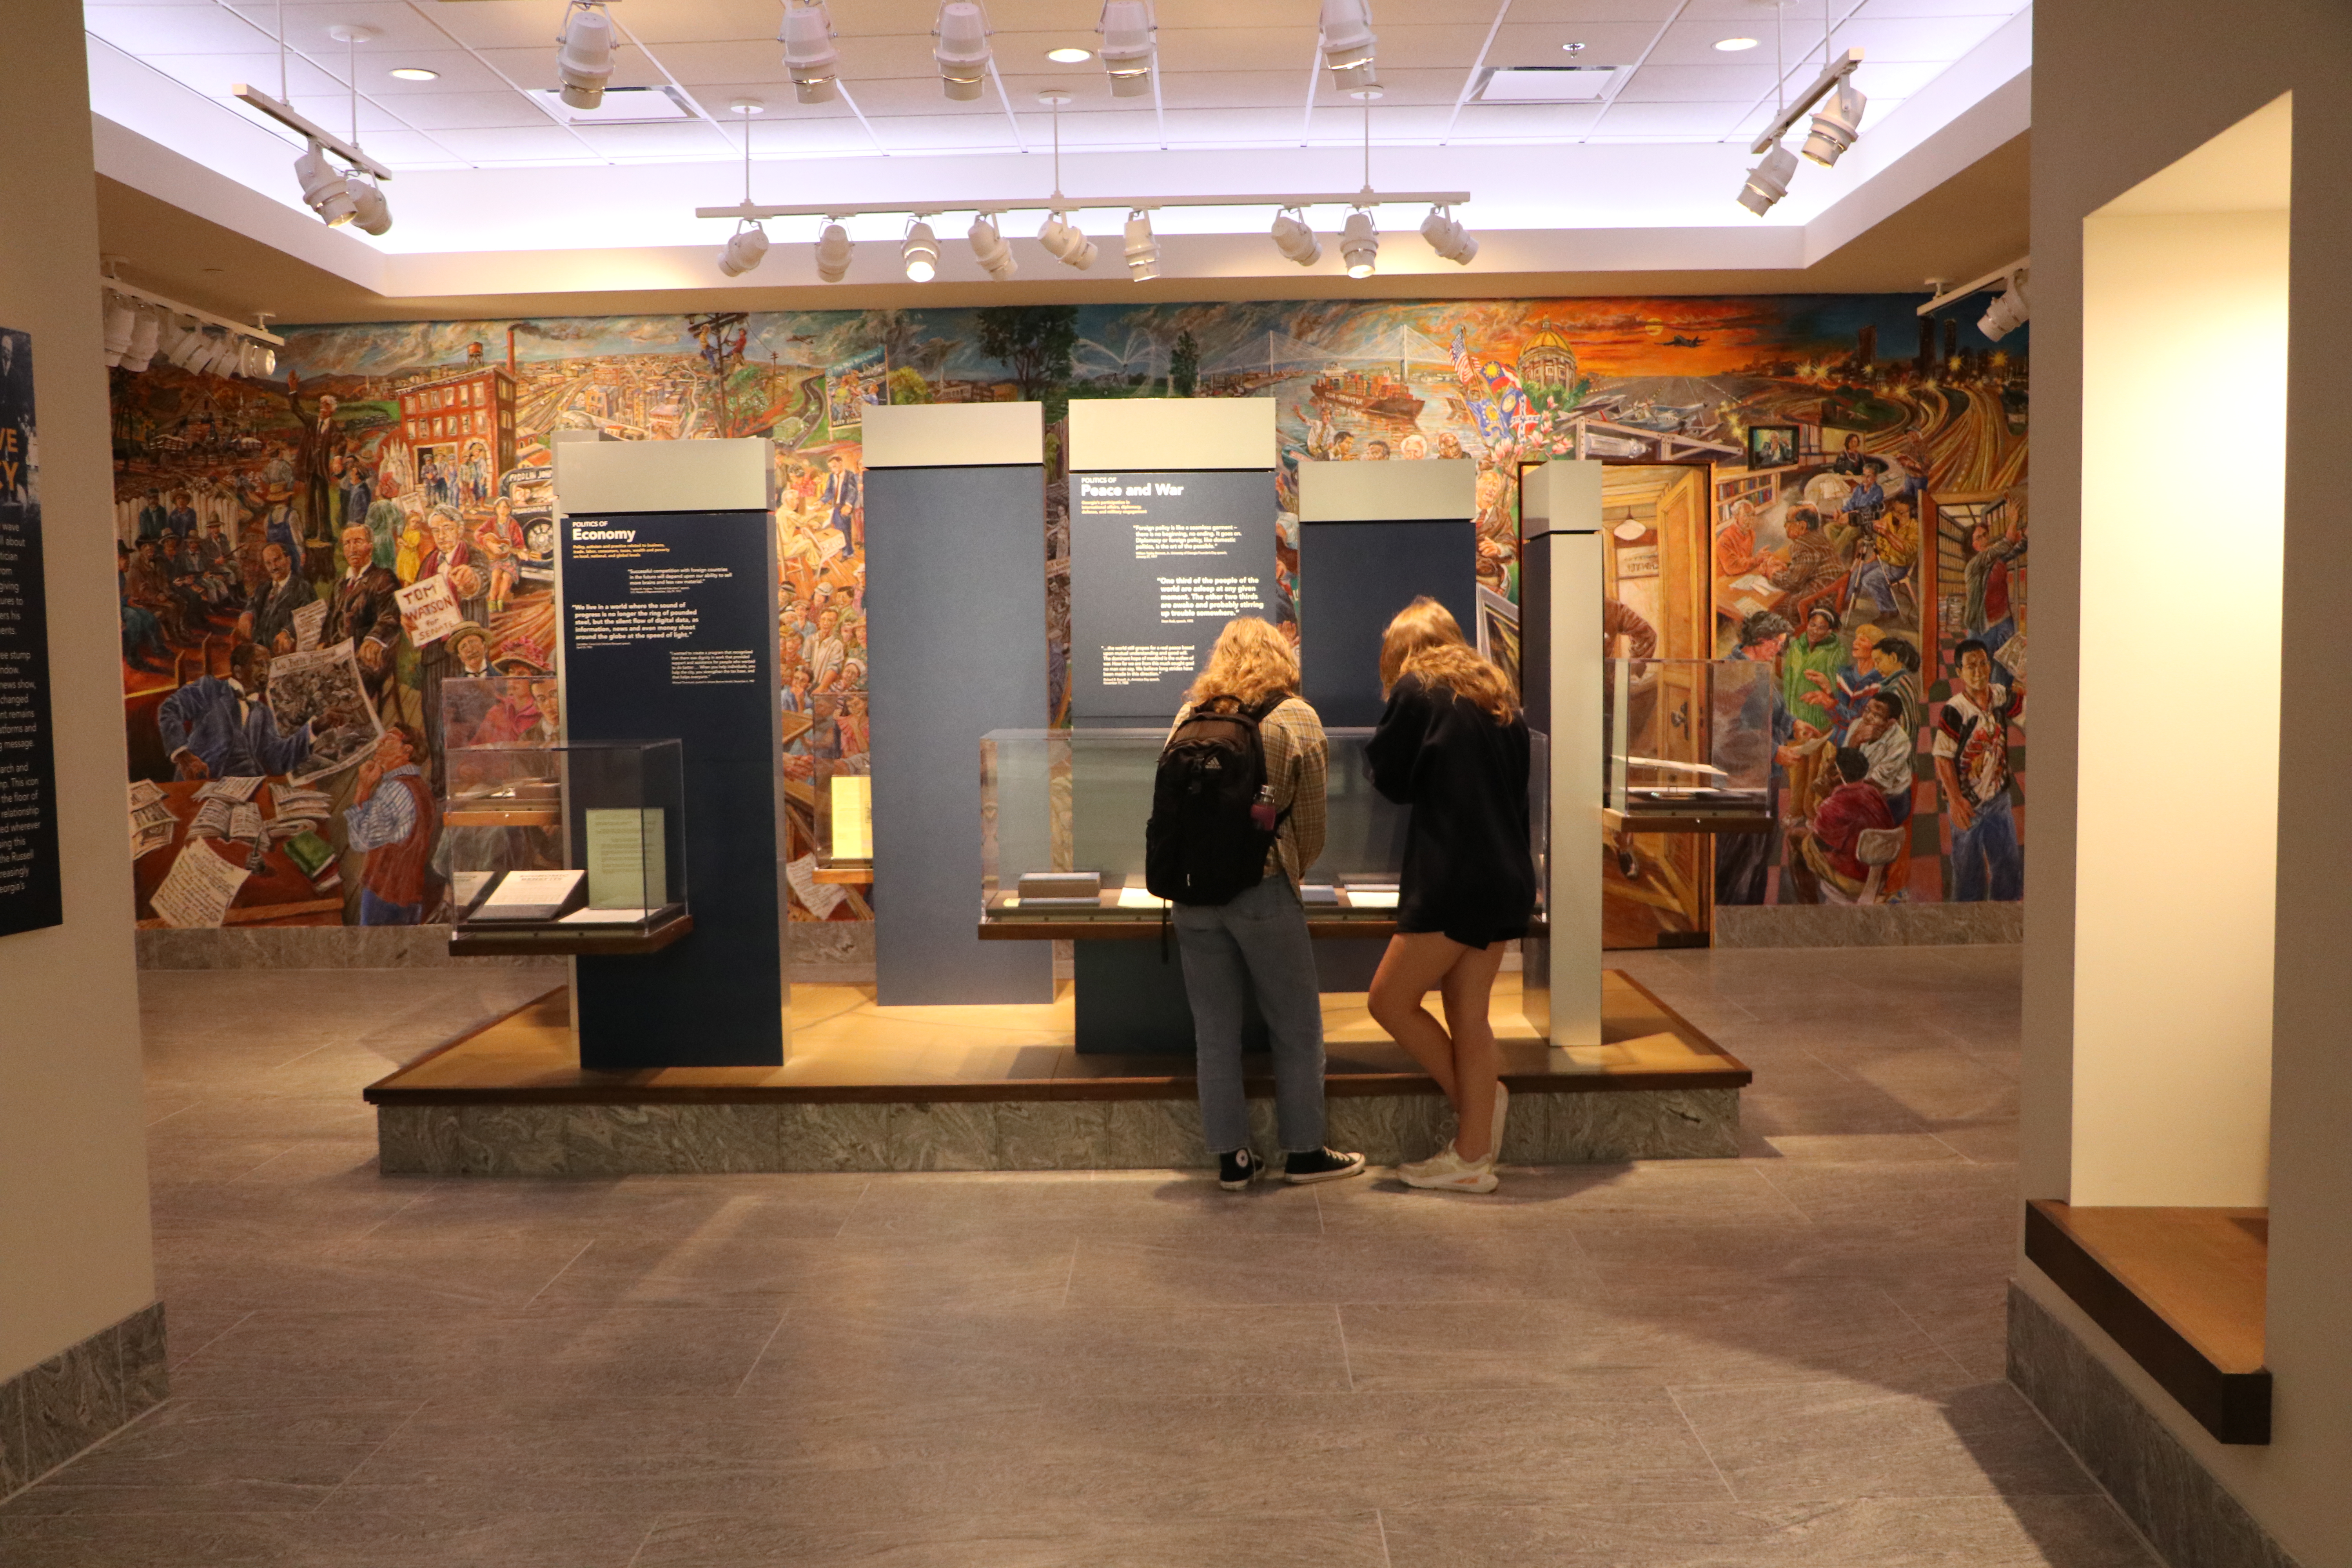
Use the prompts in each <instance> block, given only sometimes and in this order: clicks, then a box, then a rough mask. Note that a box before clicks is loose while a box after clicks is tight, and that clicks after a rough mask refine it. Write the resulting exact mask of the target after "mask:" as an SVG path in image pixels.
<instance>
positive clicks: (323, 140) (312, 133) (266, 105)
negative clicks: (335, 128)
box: [229, 82, 392, 180]
mask: <svg viewBox="0 0 2352 1568" xmlns="http://www.w3.org/2000/svg"><path fill="white" fill-rule="evenodd" d="M229 96H231V97H232V98H235V99H236V100H237V101H238V102H240V103H243V104H245V105H247V107H248V108H251V109H255V110H259V111H260V112H261V113H263V114H266V115H268V116H269V118H270V119H272V120H275V121H278V124H280V125H283V126H284V127H286V129H288V130H289V131H291V132H295V133H296V134H297V135H300V136H307V137H309V138H310V140H311V141H313V142H317V143H318V144H319V145H320V146H321V147H324V148H325V149H326V150H327V151H328V152H330V153H333V154H334V155H335V156H336V157H338V158H341V160H342V161H343V162H344V163H350V164H352V165H354V166H356V167H358V168H362V169H365V170H366V171H367V172H368V173H369V174H373V175H374V176H375V177H376V178H377V179H379V180H389V179H390V178H392V171H391V170H390V169H387V168H385V167H384V166H383V164H382V163H377V162H376V161H375V160H374V159H373V158H371V157H369V156H368V155H367V154H366V153H362V152H361V151H360V150H359V149H358V148H357V147H354V146H352V144H351V143H350V142H346V141H344V140H343V139H342V138H341V137H340V136H338V135H336V134H335V133H334V132H331V131H330V130H328V129H326V128H325V127H324V126H322V125H317V124H314V123H312V122H311V121H310V119H309V118H308V117H307V116H305V115H303V114H302V113H301V112H299V110H295V109H294V108H293V107H292V106H290V105H288V104H284V103H280V102H278V100H276V99H274V98H272V97H270V96H269V95H268V93H266V92H263V91H262V90H261V89H258V88H256V87H251V86H248V85H247V84H246V83H244V82H238V83H237V84H236V86H235V87H232V88H230V89H229Z"/></svg>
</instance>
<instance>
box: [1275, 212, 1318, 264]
mask: <svg viewBox="0 0 2352 1568" xmlns="http://www.w3.org/2000/svg"><path fill="white" fill-rule="evenodd" d="M1273 232H1274V247H1275V248H1276V250H1279V251H1280V252H1282V254H1283V258H1284V259H1285V260H1288V261H1296V262H1297V263H1298V265H1299V266H1301V267H1312V266H1314V265H1315V264H1316V263H1317V262H1318V261H1320V260H1322V259H1323V242H1322V241H1321V240H1318V239H1317V238H1316V237H1315V231H1314V230H1313V229H1311V228H1309V227H1307V219H1306V217H1305V216H1303V215H1301V214H1298V213H1295V212H1291V211H1289V210H1287V209H1286V210H1284V211H1282V212H1278V213H1276V214H1275V215H1274V231H1273Z"/></svg>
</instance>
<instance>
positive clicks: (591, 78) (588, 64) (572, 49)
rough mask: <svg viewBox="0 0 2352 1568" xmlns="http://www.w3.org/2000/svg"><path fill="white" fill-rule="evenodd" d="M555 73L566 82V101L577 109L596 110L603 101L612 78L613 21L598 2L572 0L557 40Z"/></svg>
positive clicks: (564, 87)
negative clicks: (605, 85)
mask: <svg viewBox="0 0 2352 1568" xmlns="http://www.w3.org/2000/svg"><path fill="white" fill-rule="evenodd" d="M555 41H556V43H557V44H559V45H560V46H562V47H559V48H558V49H557V50H556V52H555V73H556V75H557V76H559V77H561V78H562V79H563V101H564V102H566V103H568V104H570V105H571V106H572V108H574V109H594V108H595V107H596V106H597V105H599V104H601V103H603V102H604V84H605V83H606V82H608V81H611V80H612V79H613V18H612V17H610V16H606V15H605V14H604V6H603V5H601V4H598V3H596V0H572V10H571V12H570V14H569V15H567V16H565V17H564V18H563V31H562V33H561V34H559V35H558V36H557V37H556V40H555Z"/></svg>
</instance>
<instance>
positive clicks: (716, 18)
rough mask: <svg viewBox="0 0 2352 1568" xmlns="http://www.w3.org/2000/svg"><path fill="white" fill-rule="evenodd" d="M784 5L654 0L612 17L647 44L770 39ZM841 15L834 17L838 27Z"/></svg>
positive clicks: (757, 0) (754, 0) (772, 0)
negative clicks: (654, 1) (653, 2)
mask: <svg viewBox="0 0 2352 1568" xmlns="http://www.w3.org/2000/svg"><path fill="white" fill-rule="evenodd" d="M782 9H783V7H782V6H781V5H778V4H777V3H776V0H656V4H654V5H621V6H617V7H615V8H614V12H613V17H614V20H615V21H617V22H619V23H620V24H621V25H622V26H624V27H625V28H626V29H627V30H628V34H629V36H630V37H633V38H635V39H637V40H638V41H639V42H641V43H646V44H655V45H659V44H680V43H696V44H703V43H717V42H723V41H725V40H728V39H730V38H731V39H744V38H766V39H768V40H770V41H773V40H774V38H775V36H776V27H777V26H778V24H779V22H780V21H781V19H782ZM840 25H841V18H840V17H839V16H835V18H834V26H836V27H838V26H840Z"/></svg>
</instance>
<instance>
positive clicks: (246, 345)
mask: <svg viewBox="0 0 2352 1568" xmlns="http://www.w3.org/2000/svg"><path fill="white" fill-rule="evenodd" d="M236 352H237V360H238V365H237V370H238V374H242V375H245V376H248V377H250V378H252V379H253V380H256V381H258V380H259V379H261V378H262V377H263V376H265V375H268V374H270V373H271V372H273V371H275V370H276V369H277V368H278V351H277V350H275V349H273V348H271V347H270V346H269V345H268V343H264V342H255V341H254V340H253V339H251V338H247V339H246V340H245V342H243V343H242V344H240V345H239V346H238V348H237V351H236Z"/></svg>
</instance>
